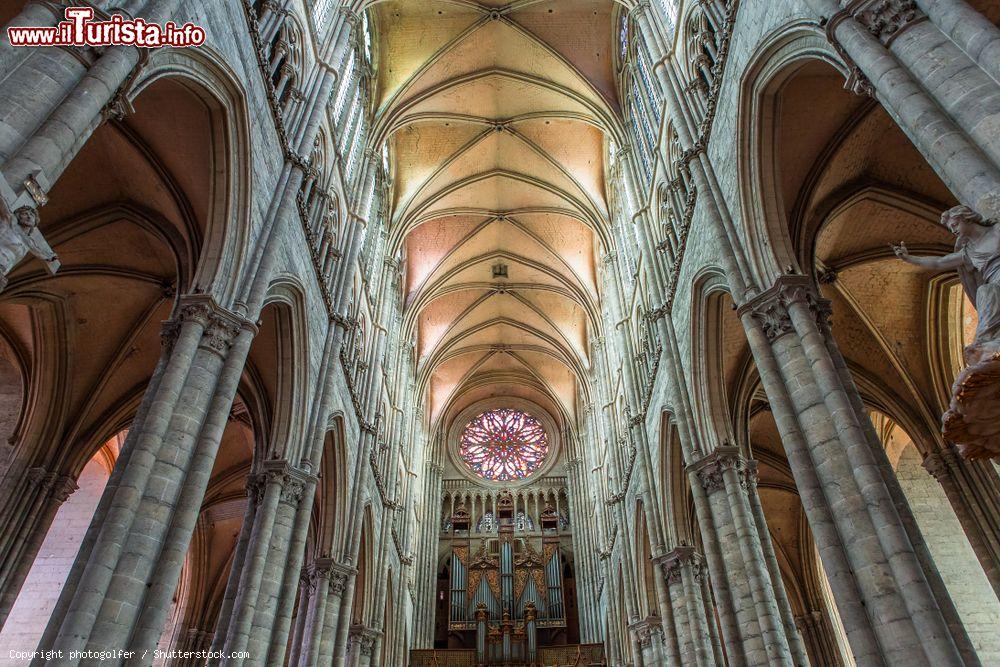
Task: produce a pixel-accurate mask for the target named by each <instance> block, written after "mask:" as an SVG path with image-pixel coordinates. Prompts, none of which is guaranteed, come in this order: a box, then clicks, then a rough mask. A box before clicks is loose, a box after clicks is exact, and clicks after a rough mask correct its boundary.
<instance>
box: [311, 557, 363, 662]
mask: <svg viewBox="0 0 1000 667" xmlns="http://www.w3.org/2000/svg"><path fill="white" fill-rule="evenodd" d="M357 573H358V571H357V570H356V569H354V568H352V567H349V566H345V565H343V564H340V563H334V564H333V565H331V572H330V589H329V592H328V593H327V600H326V608H325V612H324V614H323V627H322V628H321V631H322V635H321V636H322V641H321V642H320V644H319V655H318V658H317V659H314V658H312V657H311V656H310V658H309V659H310V660H311V662H308V663H305V664H303V665H302V667H306V666H308V667H315V665H330V664H335V661H334V647H335V644H336V642H337V636H338V635H337V632H338V628H339V627H340V623H341V621H342V620H343V619H344V618H345V616H344V614H343V609H344V597H345V593H346V592H347V589H348V586H349V585H350V586H353V581H354V577H355V576H356V575H357ZM347 613H348V614H350V610H348V612H347Z"/></svg>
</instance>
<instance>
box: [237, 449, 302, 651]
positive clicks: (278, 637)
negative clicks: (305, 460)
mask: <svg viewBox="0 0 1000 667" xmlns="http://www.w3.org/2000/svg"><path fill="white" fill-rule="evenodd" d="M277 463H278V462H272V461H268V462H266V464H265V470H266V471H268V472H270V471H272V470H273V471H275V472H276V473H277V474H279V475H281V477H280V479H281V491H280V494H279V497H278V506H277V508H276V511H275V513H274V521H273V524H272V526H271V531H270V535H269V536H268V540H267V555H266V558H265V559H264V561H263V571H262V572H261V574H260V577H261V579H260V587H259V592H258V594H257V598H256V600H254V601H253V603H252V608H253V622H252V624H251V628H250V637H249V641H248V642H247V649H248V650H249V652H250V660H249V663H244V664H261V665H263V664H265V663H267V662H272V661H273V662H277V663H283V662H284V651H285V647H286V646H287V644H288V624H287V623H279V619H278V618H277V614H278V608H279V604H280V602H281V600H282V593H283V592H284V586H283V584H284V581H285V574H286V566H287V565H288V564H289V562H292V564H293V568H292V569H291V570H290V572H291V573H293V574H297V573H298V569H299V568H298V562H299V558H301V554H300V553H296V554H295V555H294V556H293V555H292V554H291V553H290V549H292V548H294V547H296V546H301V545H297V544H296V540H295V539H293V536H292V533H293V530H294V523H295V517H296V513H297V510H298V509H299V504H300V502H301V500H302V498H303V495H304V492H305V489H306V487H307V486H308V485H310V484H314V483H315V478H313V477H312V476H311V475H309V474H308V473H306V472H303V471H301V470H299V469H296V468H293V467H292V466H290V465H288V464H287V463H285V462H281V465H280V466H279V465H278V464H277ZM278 471H280V472H278ZM262 536H263V533H262ZM272 640H273V642H274V643H275V644H277V646H278V647H280V648H279V651H280V653H281V655H280V656H276V655H273V654H272V653H271V644H272ZM279 657H280V659H279Z"/></svg>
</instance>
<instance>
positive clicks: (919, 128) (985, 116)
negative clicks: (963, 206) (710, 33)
mask: <svg viewBox="0 0 1000 667" xmlns="http://www.w3.org/2000/svg"><path fill="white" fill-rule="evenodd" d="M807 4H808V5H809V6H810V7H812V8H813V11H814V12H815V13H816V14H817V15H818V16H823V17H826V31H827V36H828V38H829V39H830V41H831V42H832V43H833V45H834V46H835V47H836V49H837V51H838V52H839V53H840V55H841V57H842V58H843V59H844V61H845V62H846V63H847V65H848V66H849V67H850V68H851V70H852V74H851V78H850V79H849V80H848V85H849V86H851V87H852V88H853V89H854V90H855V91H856V92H861V93H867V94H871V95H874V96H875V97H876V98H877V99H878V100H879V102H881V103H882V106H883V107H884V108H885V110H886V111H887V112H888V113H889V115H890V116H892V118H893V119H894V120H895V121H896V123H897V124H898V125H899V127H900V129H901V130H903V132H904V133H905V134H906V135H907V136H908V137H909V139H910V141H912V142H913V145H914V146H915V147H916V148H917V149H918V150H919V151H920V152H921V154H923V156H924V158H925V159H926V160H927V162H928V163H929V164H930V165H931V167H933V168H934V171H936V172H937V174H938V175H939V176H940V177H941V180H942V181H944V183H945V184H946V185H947V186H948V189H949V190H951V191H952V192H953V193H955V195H956V196H957V197H958V198H959V199H961V200H962V201H963V202H965V203H967V204H969V205H970V206H973V207H974V208H977V210H982V211H984V212H986V213H987V214H988V215H990V216H993V215H996V214H998V213H1000V202H998V201H997V193H998V192H1000V169H998V160H1000V139H998V138H997V136H996V134H997V133H996V132H995V131H993V130H992V129H991V128H992V127H994V126H995V125H996V122H997V104H998V103H1000V88H998V85H997V82H996V81H995V80H994V79H992V78H991V77H990V76H989V75H987V74H986V73H985V72H983V71H982V70H981V69H979V68H978V67H977V66H976V65H975V63H973V62H972V61H971V60H969V58H968V57H967V56H966V55H965V54H964V53H962V51H961V49H960V48H958V47H957V46H956V45H955V44H954V43H952V42H951V41H950V40H949V39H947V37H945V36H944V35H943V34H941V32H940V31H939V30H938V29H937V28H936V27H935V26H934V25H933V24H931V23H929V22H928V21H927V20H926V19H927V17H926V15H925V14H924V13H923V11H921V10H920V9H919V8H917V7H916V5H915V3H914V2H913V1H912V0H890V1H885V2H877V1H876V0H855V1H854V2H851V3H849V4H848V5H847V6H846V7H844V8H843V9H842V8H841V6H840V4H839V3H837V2H836V1H835V0H807ZM969 90H976V91H977V94H976V95H969V94H966V92H967V91H969Z"/></svg>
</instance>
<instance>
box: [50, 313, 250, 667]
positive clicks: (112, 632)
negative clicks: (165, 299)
mask: <svg viewBox="0 0 1000 667" xmlns="http://www.w3.org/2000/svg"><path fill="white" fill-rule="evenodd" d="M255 331H256V327H255V326H254V325H253V324H252V323H250V322H248V321H247V320H245V319H244V318H241V317H239V316H237V315H235V314H233V313H230V312H229V311H226V310H225V309H223V308H221V307H220V306H219V305H218V304H216V303H215V301H214V300H213V299H212V297H210V296H207V295H190V296H186V297H183V298H182V299H181V301H180V306H179V308H178V311H177V315H176V316H175V318H174V319H173V320H172V321H171V322H170V323H168V325H167V327H166V335H165V341H166V343H167V350H166V351H165V363H164V365H163V367H162V372H160V371H158V374H157V376H155V381H154V382H153V383H151V385H150V388H149V390H148V391H149V392H152V397H151V398H150V400H149V401H148V403H147V402H146V400H145V399H144V406H145V407H144V408H142V409H141V410H140V413H141V414H140V415H139V416H138V418H137V419H136V421H135V422H134V423H133V426H132V428H131V429H130V431H129V434H128V437H127V439H126V443H125V446H124V447H123V449H122V455H121V456H120V457H119V459H118V461H117V463H116V466H115V467H116V472H115V473H113V474H112V478H111V480H109V484H108V487H107V489H106V490H105V493H104V497H103V498H102V501H101V504H100V505H99V506H98V511H97V513H96V514H95V517H94V521H93V522H92V525H91V529H90V530H88V534H87V536H86V537H85V538H84V543H83V545H82V546H81V549H80V552H79V554H78V556H77V560H76V563H75V564H74V566H73V569H72V570H71V572H70V575H69V577H68V579H67V583H66V585H65V587H64V594H63V595H62V596H61V597H60V601H59V603H57V606H56V609H55V611H54V612H53V615H52V618H51V619H50V622H49V626H48V628H47V629H46V633H45V635H44V636H43V641H42V644H41V645H42V646H43V647H44V648H58V649H62V650H63V651H64V652H66V653H68V652H69V651H71V650H74V649H84V648H92V649H114V648H126V647H128V648H131V649H140V650H142V649H146V648H148V649H152V648H154V647H155V645H156V641H158V640H159V632H160V631H162V627H163V623H164V622H165V620H166V616H167V614H168V613H169V609H170V605H171V600H170V596H171V595H172V593H173V590H174V588H175V587H176V585H177V576H178V575H179V573H180V565H181V562H182V561H183V554H184V552H185V551H186V549H187V544H188V543H189V542H190V539H191V535H192V533H193V530H194V523H195V521H196V520H197V514H198V510H199V508H200V504H201V500H202V498H203V497H204V491H205V485H206V484H207V481H208V474H209V472H210V471H211V467H212V464H213V463H214V460H215V454H216V452H217V450H218V445H219V440H220V439H221V434H222V429H221V428H220V427H219V425H220V424H224V423H225V421H226V419H227V417H228V414H229V410H230V408H231V405H232V400H233V398H234V396H235V392H236V383H237V381H238V378H239V374H240V372H242V368H243V364H244V363H245V360H246V355H247V352H248V351H249V347H250V342H251V340H252V338H253V334H254V333H255ZM178 554H180V557H178ZM164 591H169V592H168V593H166V594H165V595H164ZM140 614H141V616H140ZM157 623H158V624H159V627H158V629H157V631H156V632H155V633H154V632H153V627H152V626H153V625H155V624H157ZM153 634H155V640H153V641H152V643H149V644H148V645H147V643H148V642H149V641H150V637H151V636H152V635H153ZM50 664H52V663H51V662H50ZM55 664H68V663H60V662H58V661H56V662H55Z"/></svg>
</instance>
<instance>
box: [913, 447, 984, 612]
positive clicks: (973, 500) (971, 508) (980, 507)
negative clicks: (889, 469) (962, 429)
mask: <svg viewBox="0 0 1000 667" xmlns="http://www.w3.org/2000/svg"><path fill="white" fill-rule="evenodd" d="M923 466H924V469H925V470H927V472H929V473H930V474H931V475H933V476H934V478H935V479H936V480H937V481H938V482H940V484H941V487H942V488H943V489H944V492H945V494H946V495H947V496H948V500H949V501H951V506H952V507H953V508H954V509H955V514H956V515H957V516H958V520H959V521H960V522H961V524H962V528H963V529H964V530H965V534H966V536H967V537H968V538H969V543H970V544H971V545H972V549H973V551H975V553H976V556H977V557H978V559H979V563H980V564H981V565H982V566H983V571H984V572H985V573H986V578H987V579H989V581H990V584H991V585H992V586H993V591H994V592H995V593H996V594H997V595H998V596H1000V475H998V474H997V469H996V467H995V466H993V464H992V463H991V462H990V461H967V460H966V459H963V458H962V457H961V456H958V455H957V454H956V453H955V450H954V448H953V447H951V446H948V447H946V448H944V449H941V450H938V451H933V452H930V453H929V454H927V455H926V456H925V457H924V462H923Z"/></svg>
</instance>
